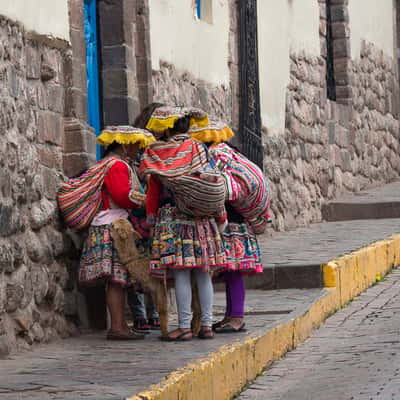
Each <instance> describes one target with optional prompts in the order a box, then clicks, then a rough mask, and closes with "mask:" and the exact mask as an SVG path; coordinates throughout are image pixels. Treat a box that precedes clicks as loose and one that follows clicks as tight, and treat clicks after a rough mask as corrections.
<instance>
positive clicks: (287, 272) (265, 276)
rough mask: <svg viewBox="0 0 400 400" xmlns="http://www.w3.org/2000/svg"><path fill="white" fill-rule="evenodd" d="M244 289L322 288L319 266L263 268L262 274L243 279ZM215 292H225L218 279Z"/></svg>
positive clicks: (300, 265)
mask: <svg viewBox="0 0 400 400" xmlns="http://www.w3.org/2000/svg"><path fill="white" fill-rule="evenodd" d="M245 282H246V289H254V290H275V289H315V288H322V287H323V282H322V270H321V264H299V265H293V264H287V265H275V266H270V265H267V266H265V269H264V272H263V273H262V274H257V275H247V276H246V277H245ZM214 288H215V291H217V292H222V291H225V284H224V283H223V281H222V279H218V280H217V281H216V282H215V284H214Z"/></svg>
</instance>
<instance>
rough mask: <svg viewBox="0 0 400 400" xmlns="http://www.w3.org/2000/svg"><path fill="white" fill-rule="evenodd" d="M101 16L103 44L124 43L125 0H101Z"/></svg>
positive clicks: (99, 8)
mask: <svg viewBox="0 0 400 400" xmlns="http://www.w3.org/2000/svg"><path fill="white" fill-rule="evenodd" d="M98 13H99V18H100V39H101V43H102V45H103V46H113V45H121V44H123V43H124V41H125V40H124V24H123V1H118V2H105V1H100V2H99V6H98Z"/></svg>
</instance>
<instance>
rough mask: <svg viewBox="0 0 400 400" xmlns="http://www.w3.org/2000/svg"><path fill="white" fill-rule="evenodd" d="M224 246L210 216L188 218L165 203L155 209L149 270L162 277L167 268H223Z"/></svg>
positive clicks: (224, 261) (207, 269)
mask: <svg viewBox="0 0 400 400" xmlns="http://www.w3.org/2000/svg"><path fill="white" fill-rule="evenodd" d="M225 263H226V257H225V248H224V245H223V243H222V239H221V235H220V233H219V232H218V228H217V224H216V223H215V220H214V218H211V217H192V216H188V215H186V214H183V213H182V212H180V211H178V210H177V208H176V207H173V206H171V205H169V204H167V205H165V206H163V207H162V208H160V210H159V211H158V215H157V221H156V224H155V227H154V236H153V242H152V249H151V260H150V272H151V274H152V275H154V276H156V277H159V278H164V277H165V273H166V271H168V270H174V269H191V268H201V269H202V270H204V271H213V270H215V269H224V268H225Z"/></svg>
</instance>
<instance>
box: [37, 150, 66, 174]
mask: <svg viewBox="0 0 400 400" xmlns="http://www.w3.org/2000/svg"><path fill="white" fill-rule="evenodd" d="M36 151H37V154H38V157H39V161H40V162H41V163H42V164H43V165H45V166H46V167H49V168H55V169H58V170H60V169H61V155H60V153H59V152H57V151H55V150H54V149H50V148H48V147H45V146H38V147H37V148H36Z"/></svg>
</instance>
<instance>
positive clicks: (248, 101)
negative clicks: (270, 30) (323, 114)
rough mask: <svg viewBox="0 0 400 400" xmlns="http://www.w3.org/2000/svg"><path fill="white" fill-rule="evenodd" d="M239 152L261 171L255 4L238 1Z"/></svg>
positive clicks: (253, 1)
mask: <svg viewBox="0 0 400 400" xmlns="http://www.w3.org/2000/svg"><path fill="white" fill-rule="evenodd" d="M238 6H239V37H240V40H239V46H240V48H239V54H240V56H239V57H240V60H239V61H240V116H239V131H240V142H241V150H242V152H243V154H245V155H246V156H247V157H248V158H249V159H250V160H252V161H254V162H255V163H256V164H257V165H258V166H259V167H260V168H261V169H262V168H263V147H262V140H261V113H260V82H259V71H258V40H257V0H246V1H239V2H238Z"/></svg>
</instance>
